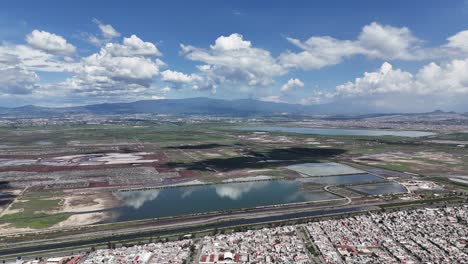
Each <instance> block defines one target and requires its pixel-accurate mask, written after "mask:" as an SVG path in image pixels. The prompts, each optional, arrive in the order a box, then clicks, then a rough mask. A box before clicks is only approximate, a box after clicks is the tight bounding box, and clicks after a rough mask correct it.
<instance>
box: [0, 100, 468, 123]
mask: <svg viewBox="0 0 468 264" xmlns="http://www.w3.org/2000/svg"><path fill="white" fill-rule="evenodd" d="M145 113H146V114H169V115H197V114H199V115H225V116H253V115H281V114H298V115H335V116H337V117H338V118H339V117H340V116H343V117H347V116H349V115H358V114H365V116H373V115H381V114H380V113H379V112H378V109H354V110H353V111H352V112H346V111H344V110H343V108H342V107H337V106H336V105H334V104H323V105H301V104H288V103H277V102H265V101H259V100H254V99H237V100H223V99H213V98H206V97H196V98H187V99H159V100H142V101H136V102H129V103H103V104H92V105H84V106H74V107H58V108H49V107H40V106H34V105H26V106H21V107H14V108H6V107H0V116H15V115H17V116H60V115H70V114H145ZM447 113H454V112H444V111H441V110H437V111H434V112H430V113H426V114H447ZM388 114H389V113H386V114H385V115H388ZM465 115H466V114H465Z"/></svg>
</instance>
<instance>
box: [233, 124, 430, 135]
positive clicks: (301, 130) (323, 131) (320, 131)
mask: <svg viewBox="0 0 468 264" xmlns="http://www.w3.org/2000/svg"><path fill="white" fill-rule="evenodd" d="M240 130H244V131H268V132H286V133H298V134H316V135H341V136H397V137H425V136H431V135H435V133H432V132H426V131H410V130H384V129H382V130H372V129H340V128H307V127H281V126H254V127H242V128H240Z"/></svg>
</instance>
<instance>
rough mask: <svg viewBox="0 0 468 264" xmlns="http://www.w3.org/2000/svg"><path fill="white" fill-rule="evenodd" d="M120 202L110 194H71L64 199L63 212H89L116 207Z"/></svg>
mask: <svg viewBox="0 0 468 264" xmlns="http://www.w3.org/2000/svg"><path fill="white" fill-rule="evenodd" d="M118 205H119V201H118V200H117V199H116V197H115V196H114V195H112V193H110V192H100V193H80V194H69V195H66V196H65V197H64V202H63V207H62V209H61V210H60V211H61V212H71V213H76V212H88V211H98V210H103V209H108V208H112V207H116V206H118Z"/></svg>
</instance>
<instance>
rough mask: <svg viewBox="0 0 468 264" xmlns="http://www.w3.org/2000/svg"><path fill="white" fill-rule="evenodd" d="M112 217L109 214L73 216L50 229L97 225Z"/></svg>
mask: <svg viewBox="0 0 468 264" xmlns="http://www.w3.org/2000/svg"><path fill="white" fill-rule="evenodd" d="M110 217H112V215H111V213H110V212H98V213H84V214H74V215H72V216H70V217H69V218H67V220H65V221H62V222H60V223H58V224H56V225H54V226H52V227H51V228H64V227H76V226H84V225H92V224H97V223H99V222H101V221H104V220H106V219H109V218H110Z"/></svg>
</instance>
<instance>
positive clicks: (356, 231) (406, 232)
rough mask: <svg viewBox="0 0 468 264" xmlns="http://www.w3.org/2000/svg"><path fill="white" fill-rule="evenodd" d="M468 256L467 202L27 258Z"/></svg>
mask: <svg viewBox="0 0 468 264" xmlns="http://www.w3.org/2000/svg"><path fill="white" fill-rule="evenodd" d="M312 244H314V246H312V247H310V245H312ZM317 256H319V257H318V258H317ZM467 260H468V205H463V206H457V207H446V208H423V209H415V210H403V211H395V212H386V213H369V214H365V215H358V216H353V217H349V218H343V219H331V220H322V221H318V222H309V223H307V224H301V225H292V226H284V227H273V228H264V229H260V230H249V231H246V232H235V233H229V234H217V235H213V236H205V237H203V238H199V239H198V238H190V239H189V238H186V239H183V240H180V241H174V242H166V243H151V244H147V245H143V246H134V247H128V248H127V247H121V248H117V249H98V250H97V251H93V252H91V253H87V254H82V255H79V256H69V257H62V258H49V259H46V260H40V261H39V260H34V261H29V262H26V263H25V264H117V263H128V264H152V263H161V264H162V263H200V264H212V263H213V264H214V263H218V264H230V263H232V264H235V263H258V264H260V263H299V264H306V263H317V261H318V262H322V263H468V262H467ZM23 263H24V262H22V261H21V262H19V263H17V264H23Z"/></svg>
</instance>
